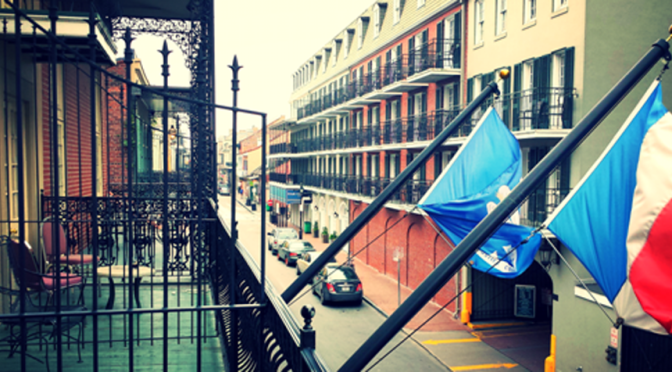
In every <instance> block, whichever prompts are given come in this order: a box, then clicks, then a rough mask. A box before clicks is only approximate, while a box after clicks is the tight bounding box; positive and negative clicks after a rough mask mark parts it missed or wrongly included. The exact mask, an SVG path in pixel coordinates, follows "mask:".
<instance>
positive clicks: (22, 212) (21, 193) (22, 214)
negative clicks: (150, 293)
mask: <svg viewBox="0 0 672 372" xmlns="http://www.w3.org/2000/svg"><path fill="white" fill-rule="evenodd" d="M55 15H56V11H55V9H53V8H50V12H49V16H50V18H51V16H55ZM52 23H55V21H52ZM14 35H15V38H14V41H15V47H16V49H15V50H14V51H15V54H16V56H15V59H14V63H16V65H15V66H14V68H15V69H16V71H15V74H16V75H15V76H16V137H17V141H16V147H17V158H18V159H17V173H18V174H17V178H18V180H17V186H18V197H19V202H18V205H17V208H18V212H19V213H18V217H19V221H18V222H19V226H18V228H19V231H18V233H19V244H21V248H22V249H20V251H19V252H20V257H19V259H20V260H21V262H25V254H26V253H25V249H23V245H24V244H26V243H25V241H26V226H25V223H26V209H25V208H26V205H25V204H26V203H25V188H24V180H23V175H24V166H23V107H22V106H23V105H22V104H21V97H22V94H21V83H22V82H21V16H20V15H19V13H18V11H16V13H15V15H14ZM52 48H53V46H52ZM55 53H56V51H55V50H54V51H52V53H51V54H50V62H51V60H53V58H54V56H55ZM54 65H55V63H54ZM5 69H7V66H6V65H5ZM54 69H55V67H54ZM5 85H7V81H5ZM8 124H9V121H7V122H5V125H8ZM10 133H11V132H10ZM52 135H53V132H52ZM7 161H9V159H8V160H7ZM10 216H11V214H9V215H8V216H7V217H8V219H9V218H10ZM10 228H11V224H10ZM56 244H58V243H56ZM56 248H57V249H58V248H59V247H58V245H57V246H56ZM57 264H58V263H57ZM56 267H59V266H56ZM21 276H22V277H21V288H20V292H21V297H20V298H19V312H20V313H21V314H23V313H25V312H26V296H27V292H26V291H27V288H26V284H25V283H26V281H25V271H24V270H21ZM57 276H58V278H57V280H58V281H60V276H59V274H57ZM58 299H59V300H60V297H58ZM20 323H21V336H20V337H21V347H20V348H21V371H25V370H26V352H27V348H28V339H27V338H28V331H27V328H26V320H25V318H23V317H21V320H20ZM60 326H61V323H60V318H57V323H56V331H55V332H56V333H55V334H58V335H59V337H58V341H59V345H58V346H59V349H58V351H59V354H58V358H59V359H58V360H59V361H60V357H61V354H60V351H61V348H60V346H61V344H60V340H61V338H60V334H61V330H60Z"/></svg>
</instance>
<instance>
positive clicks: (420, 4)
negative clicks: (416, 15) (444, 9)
mask: <svg viewBox="0 0 672 372" xmlns="http://www.w3.org/2000/svg"><path fill="white" fill-rule="evenodd" d="M425 3H427V1H426V0H418V1H417V8H416V9H420V8H422V7H423V6H425Z"/></svg>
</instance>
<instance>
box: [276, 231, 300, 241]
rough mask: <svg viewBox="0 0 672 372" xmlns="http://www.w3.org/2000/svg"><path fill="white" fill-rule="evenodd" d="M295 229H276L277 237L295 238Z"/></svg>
mask: <svg viewBox="0 0 672 372" xmlns="http://www.w3.org/2000/svg"><path fill="white" fill-rule="evenodd" d="M296 238H298V236H297V235H296V231H294V230H281V231H278V239H296Z"/></svg>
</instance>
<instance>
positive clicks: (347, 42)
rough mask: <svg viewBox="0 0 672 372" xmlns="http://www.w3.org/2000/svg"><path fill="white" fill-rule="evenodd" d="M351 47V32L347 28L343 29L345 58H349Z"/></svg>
mask: <svg viewBox="0 0 672 372" xmlns="http://www.w3.org/2000/svg"><path fill="white" fill-rule="evenodd" d="M349 49H350V33H349V32H348V31H347V30H346V31H343V59H346V58H348V52H349Z"/></svg>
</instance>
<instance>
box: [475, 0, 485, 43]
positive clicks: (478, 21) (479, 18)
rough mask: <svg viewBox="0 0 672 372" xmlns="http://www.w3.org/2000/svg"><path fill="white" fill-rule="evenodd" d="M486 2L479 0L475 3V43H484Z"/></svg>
mask: <svg viewBox="0 0 672 372" xmlns="http://www.w3.org/2000/svg"><path fill="white" fill-rule="evenodd" d="M484 6H485V5H484V3H483V0H477V1H476V3H475V10H476V11H475V12H474V18H475V20H474V44H475V45H479V44H481V43H483V33H484V30H485V26H484V25H485V20H484V19H483V18H484V14H483V13H484V9H483V7H484Z"/></svg>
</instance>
